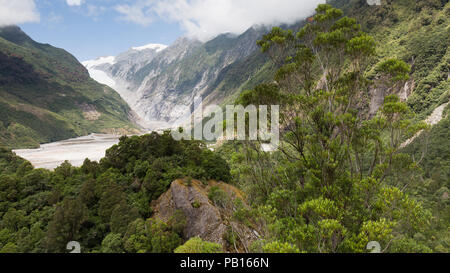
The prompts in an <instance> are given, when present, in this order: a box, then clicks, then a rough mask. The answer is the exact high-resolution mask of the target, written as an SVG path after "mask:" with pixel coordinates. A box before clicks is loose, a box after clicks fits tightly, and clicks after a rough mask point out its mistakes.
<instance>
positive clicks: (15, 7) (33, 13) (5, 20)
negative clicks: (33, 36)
mask: <svg viewBox="0 0 450 273" xmlns="http://www.w3.org/2000/svg"><path fill="white" fill-rule="evenodd" d="M39 19H40V16H39V12H38V11H37V10H36V5H35V3H34V0H14V1H11V0H0V26H5V25H16V24H22V23H28V22H37V21H39Z"/></svg>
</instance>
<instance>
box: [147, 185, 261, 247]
mask: <svg viewBox="0 0 450 273" xmlns="http://www.w3.org/2000/svg"><path fill="white" fill-rule="evenodd" d="M212 187H217V188H219V189H220V190H222V191H223V192H225V193H226V194H227V196H228V197H230V200H233V199H236V198H239V199H241V200H243V195H242V192H240V191H239V190H238V189H236V188H234V187H233V186H231V185H228V184H225V183H222V182H215V181H210V182H209V183H208V185H204V184H203V183H202V182H200V181H196V180H193V181H192V182H190V183H186V182H185V181H183V180H176V181H174V182H173V183H172V185H171V187H170V189H169V190H168V191H167V192H166V193H165V194H163V195H162V196H161V197H160V198H159V199H158V200H156V201H155V202H154V203H153V204H152V208H153V210H154V212H155V216H154V217H156V218H159V219H161V220H163V221H165V222H167V221H169V219H170V218H171V217H172V216H173V215H174V214H175V212H176V211H181V212H183V214H184V215H185V217H186V227H185V229H184V237H185V239H189V238H192V237H196V236H198V237H200V238H202V239H203V240H206V241H209V242H214V243H218V244H221V245H222V246H223V248H224V250H225V251H227V250H229V251H233V252H244V251H246V249H248V247H249V245H250V243H251V242H252V241H254V240H255V239H257V238H256V235H255V232H254V231H252V230H251V229H250V228H249V227H247V226H244V225H243V224H240V223H237V222H236V221H233V220H232V213H233V212H234V211H233V209H232V208H230V207H228V206H227V207H226V208H223V207H219V206H217V205H215V204H213V202H212V201H211V200H209V198H208V194H209V191H210V190H211V188H212ZM229 232H233V233H234V234H236V237H237V238H239V243H238V244H235V245H229V243H228V242H227V241H226V240H225V238H226V236H227V234H229Z"/></svg>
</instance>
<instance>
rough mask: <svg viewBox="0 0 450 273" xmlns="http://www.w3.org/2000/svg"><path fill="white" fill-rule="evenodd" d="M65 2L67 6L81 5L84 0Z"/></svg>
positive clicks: (67, 0)
mask: <svg viewBox="0 0 450 273" xmlns="http://www.w3.org/2000/svg"><path fill="white" fill-rule="evenodd" d="M66 2H67V5H69V6H81V5H82V4H83V3H84V0H66Z"/></svg>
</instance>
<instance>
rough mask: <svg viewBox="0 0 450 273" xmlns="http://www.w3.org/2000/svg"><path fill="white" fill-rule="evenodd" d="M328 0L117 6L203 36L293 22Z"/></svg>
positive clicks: (161, 1)
mask: <svg viewBox="0 0 450 273" xmlns="http://www.w3.org/2000/svg"><path fill="white" fill-rule="evenodd" d="M324 2H325V0H138V1H137V2H135V3H134V4H131V5H126V4H125V5H119V6H116V11H118V12H119V13H121V14H122V17H121V19H123V20H127V21H130V22H134V23H137V24H140V25H144V26H147V25H149V24H151V23H152V22H153V21H154V20H155V19H157V18H158V17H159V18H163V19H167V20H170V21H175V22H178V23H180V24H181V26H182V27H183V28H184V29H185V30H186V32H187V35H188V36H194V37H197V38H199V39H201V40H206V39H209V38H212V37H214V36H216V35H218V34H220V33H225V32H231V33H242V32H243V31H245V30H247V29H248V28H250V27H251V26H253V25H262V24H263V25H269V26H270V25H275V24H283V23H287V24H290V23H294V22H296V21H297V20H299V19H302V18H305V17H307V16H309V15H311V14H312V13H313V11H314V9H315V8H316V7H317V5H318V4H319V3H324Z"/></svg>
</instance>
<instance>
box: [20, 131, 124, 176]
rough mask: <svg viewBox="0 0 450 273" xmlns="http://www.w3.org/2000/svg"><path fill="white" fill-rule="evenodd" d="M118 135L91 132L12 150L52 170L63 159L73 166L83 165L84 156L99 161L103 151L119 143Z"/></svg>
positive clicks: (37, 164)
mask: <svg viewBox="0 0 450 273" xmlns="http://www.w3.org/2000/svg"><path fill="white" fill-rule="evenodd" d="M119 138H120V136H119V135H105V134H91V135H89V136H84V137H79V138H73V139H68V140H63V141H58V142H53V143H49V144H43V145H41V147H40V148H39V149H25V150H15V151H14V152H15V153H16V154H17V155H18V156H20V157H22V158H24V159H26V160H28V161H30V162H31V163H32V164H33V166H34V167H36V168H44V169H49V170H53V169H55V168H56V167H58V166H59V165H61V163H63V162H64V161H66V160H67V161H69V162H70V163H71V164H72V165H73V166H76V167H79V166H81V165H83V162H84V160H85V159H86V158H88V159H90V160H92V161H99V160H100V159H102V158H103V157H104V156H105V151H106V150H107V149H109V148H111V147H112V146H113V145H115V144H117V143H119Z"/></svg>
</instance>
